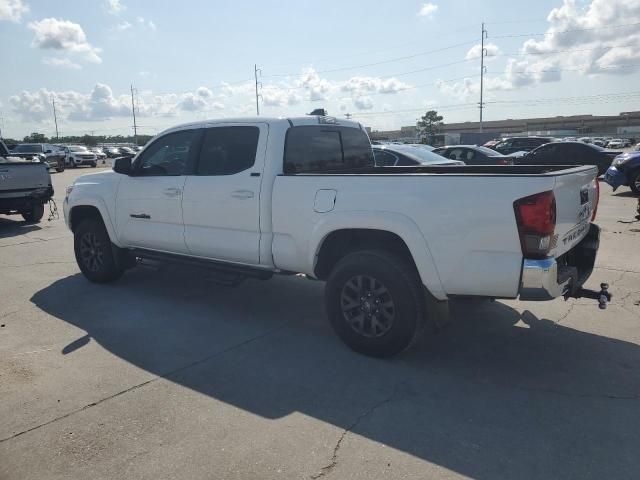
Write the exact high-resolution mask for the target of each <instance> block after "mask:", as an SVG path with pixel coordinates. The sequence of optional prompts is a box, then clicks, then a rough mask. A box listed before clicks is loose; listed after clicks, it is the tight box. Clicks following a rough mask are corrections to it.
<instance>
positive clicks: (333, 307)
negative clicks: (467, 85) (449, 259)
mask: <svg viewBox="0 0 640 480" xmlns="http://www.w3.org/2000/svg"><path fill="white" fill-rule="evenodd" d="M325 303H326V308H327V313H328V315H329V320H330V321H331V325H332V326H333V329H334V330H335V331H336V333H337V334H338V336H339V337H340V338H341V339H342V341H344V342H345V343H346V344H347V345H348V346H349V347H350V348H351V349H353V350H355V351H356V352H359V353H362V354H364V355H369V356H372V357H391V356H393V355H396V354H398V353H400V352H402V351H403V350H405V349H406V348H408V347H409V346H410V345H411V344H412V343H413V342H414V340H416V339H417V337H418V335H419V333H420V332H421V331H422V327H423V325H424V318H425V305H424V296H423V295H422V284H421V281H420V277H419V276H418V273H417V271H416V269H415V267H414V266H413V265H412V264H411V263H410V262H409V261H407V260H405V259H404V258H402V257H400V256H398V255H395V254H393V253H389V252H385V251H383V250H365V251H360V252H354V253H351V254H349V255H347V256H345V257H344V258H343V259H342V260H340V261H339V262H338V264H337V265H336V266H335V267H334V269H333V271H332V272H331V275H330V276H329V279H328V280H327V285H326V289H325Z"/></svg>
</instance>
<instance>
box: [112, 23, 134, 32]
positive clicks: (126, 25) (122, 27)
mask: <svg viewBox="0 0 640 480" xmlns="http://www.w3.org/2000/svg"><path fill="white" fill-rule="evenodd" d="M131 27H133V25H131V23H129V22H127V21H126V20H124V21H122V22H120V23H118V24H117V25H116V26H115V27H113V29H114V30H116V31H117V32H123V31H125V30H129V29H130V28H131Z"/></svg>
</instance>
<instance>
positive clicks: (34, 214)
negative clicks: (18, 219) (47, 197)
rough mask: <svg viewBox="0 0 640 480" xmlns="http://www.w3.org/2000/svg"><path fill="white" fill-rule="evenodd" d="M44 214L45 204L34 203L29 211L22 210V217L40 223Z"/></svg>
mask: <svg viewBox="0 0 640 480" xmlns="http://www.w3.org/2000/svg"><path fill="white" fill-rule="evenodd" d="M43 215H44V205H42V204H41V203H39V204H37V205H33V206H32V207H31V210H29V211H28V212H22V218H24V220H25V221H26V222H29V223H38V222H39V221H40V220H42V217H43Z"/></svg>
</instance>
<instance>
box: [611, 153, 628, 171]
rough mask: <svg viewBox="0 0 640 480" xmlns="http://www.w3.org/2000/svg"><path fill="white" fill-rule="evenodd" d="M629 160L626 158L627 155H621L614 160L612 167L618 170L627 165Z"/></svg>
mask: <svg viewBox="0 0 640 480" xmlns="http://www.w3.org/2000/svg"><path fill="white" fill-rule="evenodd" d="M627 160H628V158H627V157H626V155H620V156H618V157H616V158H615V159H614V160H613V163H612V165H613V166H614V167H616V168H620V167H621V166H622V165H624V164H625V163H626V161H627Z"/></svg>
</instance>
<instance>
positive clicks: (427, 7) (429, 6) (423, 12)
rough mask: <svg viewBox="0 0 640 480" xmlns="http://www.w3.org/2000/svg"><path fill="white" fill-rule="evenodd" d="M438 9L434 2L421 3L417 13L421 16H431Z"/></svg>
mask: <svg viewBox="0 0 640 480" xmlns="http://www.w3.org/2000/svg"><path fill="white" fill-rule="evenodd" d="M437 11H438V5H436V4H435V3H423V4H422V7H421V8H420V11H419V12H418V15H420V16H421V17H427V18H432V17H433V15H434V13H436V12H437Z"/></svg>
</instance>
